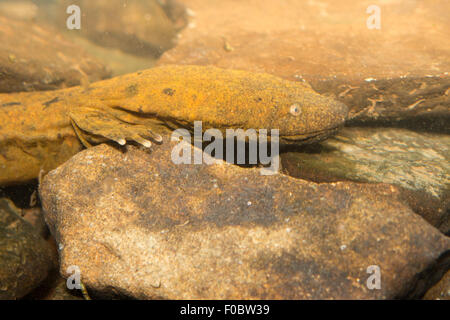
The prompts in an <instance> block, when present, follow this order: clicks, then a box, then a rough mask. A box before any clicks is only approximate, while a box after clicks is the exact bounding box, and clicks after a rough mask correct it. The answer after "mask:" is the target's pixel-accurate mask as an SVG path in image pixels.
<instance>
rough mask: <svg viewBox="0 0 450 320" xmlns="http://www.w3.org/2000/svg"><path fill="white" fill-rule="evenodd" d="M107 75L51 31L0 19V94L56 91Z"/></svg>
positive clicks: (98, 66) (93, 60)
mask: <svg viewBox="0 0 450 320" xmlns="http://www.w3.org/2000/svg"><path fill="white" fill-rule="evenodd" d="M109 74H110V73H109V71H108V70H107V69H106V68H105V67H104V66H103V64H102V63H101V62H99V61H98V60H97V59H95V58H92V57H91V56H89V55H88V54H86V53H85V52H84V51H83V49H81V48H80V47H79V46H77V45H74V44H72V43H70V42H68V41H67V40H65V39H64V37H63V36H62V35H61V34H59V33H58V32H56V31H55V30H54V29H52V28H49V27H46V26H42V25H41V24H37V23H33V22H30V21H20V20H13V19H9V18H7V17H4V16H0V92H17V91H34V90H53V89H60V88H64V87H70V86H75V85H79V84H81V83H83V84H84V83H89V82H91V81H98V80H101V79H105V78H107V77H108V76H109ZM0 102H1V101H0Z"/></svg>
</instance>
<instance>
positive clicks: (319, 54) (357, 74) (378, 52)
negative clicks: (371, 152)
mask: <svg viewBox="0 0 450 320" xmlns="http://www.w3.org/2000/svg"><path fill="white" fill-rule="evenodd" d="M182 3H183V4H185V5H186V6H187V7H188V12H190V13H191V14H190V16H191V18H190V24H189V25H188V27H187V28H186V29H185V30H184V31H183V32H182V33H181V36H180V40H179V44H178V45H177V46H176V47H175V48H173V49H172V50H169V51H167V52H166V53H165V54H164V55H163V57H162V58H161V61H160V64H173V63H175V64H200V65H215V66H218V67H222V68H233V69H244V70H250V71H263V72H267V73H271V74H275V75H278V76H281V77H284V78H286V79H289V80H297V81H304V80H306V81H308V82H309V83H310V84H311V85H312V87H313V88H314V89H315V90H316V91H317V92H319V93H323V94H329V95H332V96H335V97H336V98H337V99H339V100H340V101H342V102H344V103H345V104H347V106H348V107H349V108H350V123H353V124H361V123H365V124H367V123H384V124H390V125H392V124H395V125H405V126H409V127H419V126H420V127H423V128H424V129H425V130H435V131H445V132H450V127H449V125H448V123H449V122H450V76H449V74H448V72H449V71H450V41H449V36H448V30H449V29H450V19H448V12H449V11H450V2H449V1H447V0H436V1H410V0H385V1H383V2H382V3H380V4H378V5H379V8H380V10H381V11H380V21H381V24H380V29H369V28H368V27H367V21H368V20H369V22H370V21H371V20H370V19H371V18H370V16H371V15H373V14H374V11H370V10H374V9H370V8H369V7H370V6H372V5H377V3H376V2H374V1H371V0H363V1H352V0H341V1H335V0H321V1H298V0H284V1H272V0H240V1H223V0H182ZM368 9H369V11H370V12H371V13H367V10H368Z"/></svg>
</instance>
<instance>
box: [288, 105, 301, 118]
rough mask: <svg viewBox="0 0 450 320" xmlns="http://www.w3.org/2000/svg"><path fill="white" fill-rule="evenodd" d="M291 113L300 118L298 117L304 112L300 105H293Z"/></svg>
mask: <svg viewBox="0 0 450 320" xmlns="http://www.w3.org/2000/svg"><path fill="white" fill-rule="evenodd" d="M289 112H290V113H291V114H292V115H293V116H298V115H300V114H301V113H302V110H301V108H300V105H299V104H298V103H294V104H293V105H291V108H290V110H289Z"/></svg>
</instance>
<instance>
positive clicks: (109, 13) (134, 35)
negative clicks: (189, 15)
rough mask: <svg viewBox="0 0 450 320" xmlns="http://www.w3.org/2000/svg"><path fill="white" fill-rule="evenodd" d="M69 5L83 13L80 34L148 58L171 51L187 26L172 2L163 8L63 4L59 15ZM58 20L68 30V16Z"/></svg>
mask: <svg viewBox="0 0 450 320" xmlns="http://www.w3.org/2000/svg"><path fill="white" fill-rule="evenodd" d="M70 5H78V6H79V7H80V9H81V13H82V17H83V19H82V24H83V25H82V27H81V29H80V30H79V31H80V32H81V33H82V34H83V35H84V36H85V37H87V38H89V39H90V40H92V41H94V42H95V43H97V44H100V45H103V46H106V47H112V48H118V49H120V50H122V51H124V52H128V53H132V54H134V55H138V56H144V57H148V58H152V57H159V56H160V55H161V54H162V53H163V52H164V51H166V50H168V49H170V48H172V47H173V46H174V45H175V44H176V40H177V33H178V31H179V29H180V28H182V27H183V26H184V25H180V15H181V14H182V13H180V12H179V8H183V7H182V6H179V5H178V4H177V3H176V2H175V1H173V0H171V1H169V2H167V1H165V2H164V5H161V1H159V0H146V1H141V0H128V1H122V0H96V1H92V0H76V1H73V0H61V1H60V9H59V11H58V12H65V10H66V8H67V7H68V6H70ZM181 11H182V12H184V10H181ZM55 16H56V18H57V21H58V25H61V26H64V27H65V19H67V16H65V15H61V14H56V15H55ZM111 17H114V18H113V19H112V18H111ZM171 18H172V19H174V20H172V19H171Z"/></svg>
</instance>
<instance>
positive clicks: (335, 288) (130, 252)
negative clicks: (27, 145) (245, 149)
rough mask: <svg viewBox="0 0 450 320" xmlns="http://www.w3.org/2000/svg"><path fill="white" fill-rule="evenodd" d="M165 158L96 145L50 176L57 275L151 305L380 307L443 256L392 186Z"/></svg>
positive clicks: (448, 243) (47, 191)
mask: <svg viewBox="0 0 450 320" xmlns="http://www.w3.org/2000/svg"><path fill="white" fill-rule="evenodd" d="M173 147H174V143H173V142H172V143H169V142H167V141H165V142H164V143H163V144H162V145H160V146H154V147H153V148H152V151H150V152H146V151H141V150H139V149H138V148H136V147H133V146H129V147H127V148H126V150H122V151H120V150H117V149H115V148H113V147H111V146H108V145H100V146H97V147H94V148H91V149H88V150H85V151H83V152H80V153H78V154H77V155H76V156H74V157H73V158H72V159H70V160H69V161H67V162H66V163H65V164H63V165H62V166H61V167H59V168H58V169H56V170H54V171H51V172H50V173H49V174H48V175H47V176H46V177H45V178H44V180H43V182H42V184H41V189H40V193H41V198H42V201H43V207H44V211H45V215H46V221H47V223H48V224H49V226H50V229H51V230H52V232H53V234H54V236H55V238H56V241H57V243H58V246H59V249H60V251H59V253H60V258H61V269H60V271H61V273H62V274H63V276H65V277H67V276H68V275H69V274H68V273H67V272H66V270H67V268H68V267H69V266H72V265H76V266H78V267H79V268H80V270H81V277H82V280H83V283H84V284H85V285H86V286H87V287H88V289H89V290H92V291H95V292H96V293H101V294H121V295H127V296H132V297H135V298H145V299H154V298H167V299H249V298H257V299H314V298H315V299H323V298H326V299H343V298H362V299H383V298H393V297H398V296H402V295H404V294H406V293H407V292H408V291H409V290H410V288H411V287H412V286H413V285H414V281H415V279H416V278H415V277H416V276H417V275H418V274H420V273H421V272H422V271H423V270H425V269H427V268H428V267H430V266H432V265H433V264H434V263H435V261H436V259H437V258H438V257H439V256H440V255H441V254H442V253H443V252H445V251H448V250H449V249H450V240H449V239H447V238H446V237H444V236H443V235H442V234H441V233H440V232H439V231H438V230H437V229H435V228H433V227H432V226H430V225H429V224H428V223H426V222H425V221H424V220H423V219H422V218H421V217H420V216H418V215H416V214H414V213H413V212H412V211H411V210H410V209H409V207H407V206H406V205H404V204H403V203H402V202H400V201H399V200H398V199H399V196H400V193H399V192H398V190H397V189H396V188H395V187H393V186H390V185H381V184H380V185H367V184H355V183H332V184H316V183H312V182H307V181H303V180H299V179H295V178H292V177H289V176H285V175H275V176H262V175H261V174H260V170H259V169H257V168H253V169H244V168H240V167H238V166H235V165H231V164H227V163H224V162H219V163H217V164H215V165H211V166H207V165H175V164H174V163H173V162H172V161H171V158H170V155H171V152H172V148H173ZM371 265H377V266H379V267H380V270H381V277H382V278H381V289H380V290H376V289H374V290H369V289H368V287H367V286H366V281H367V280H368V277H369V274H368V273H367V268H368V267H369V266H371Z"/></svg>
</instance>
